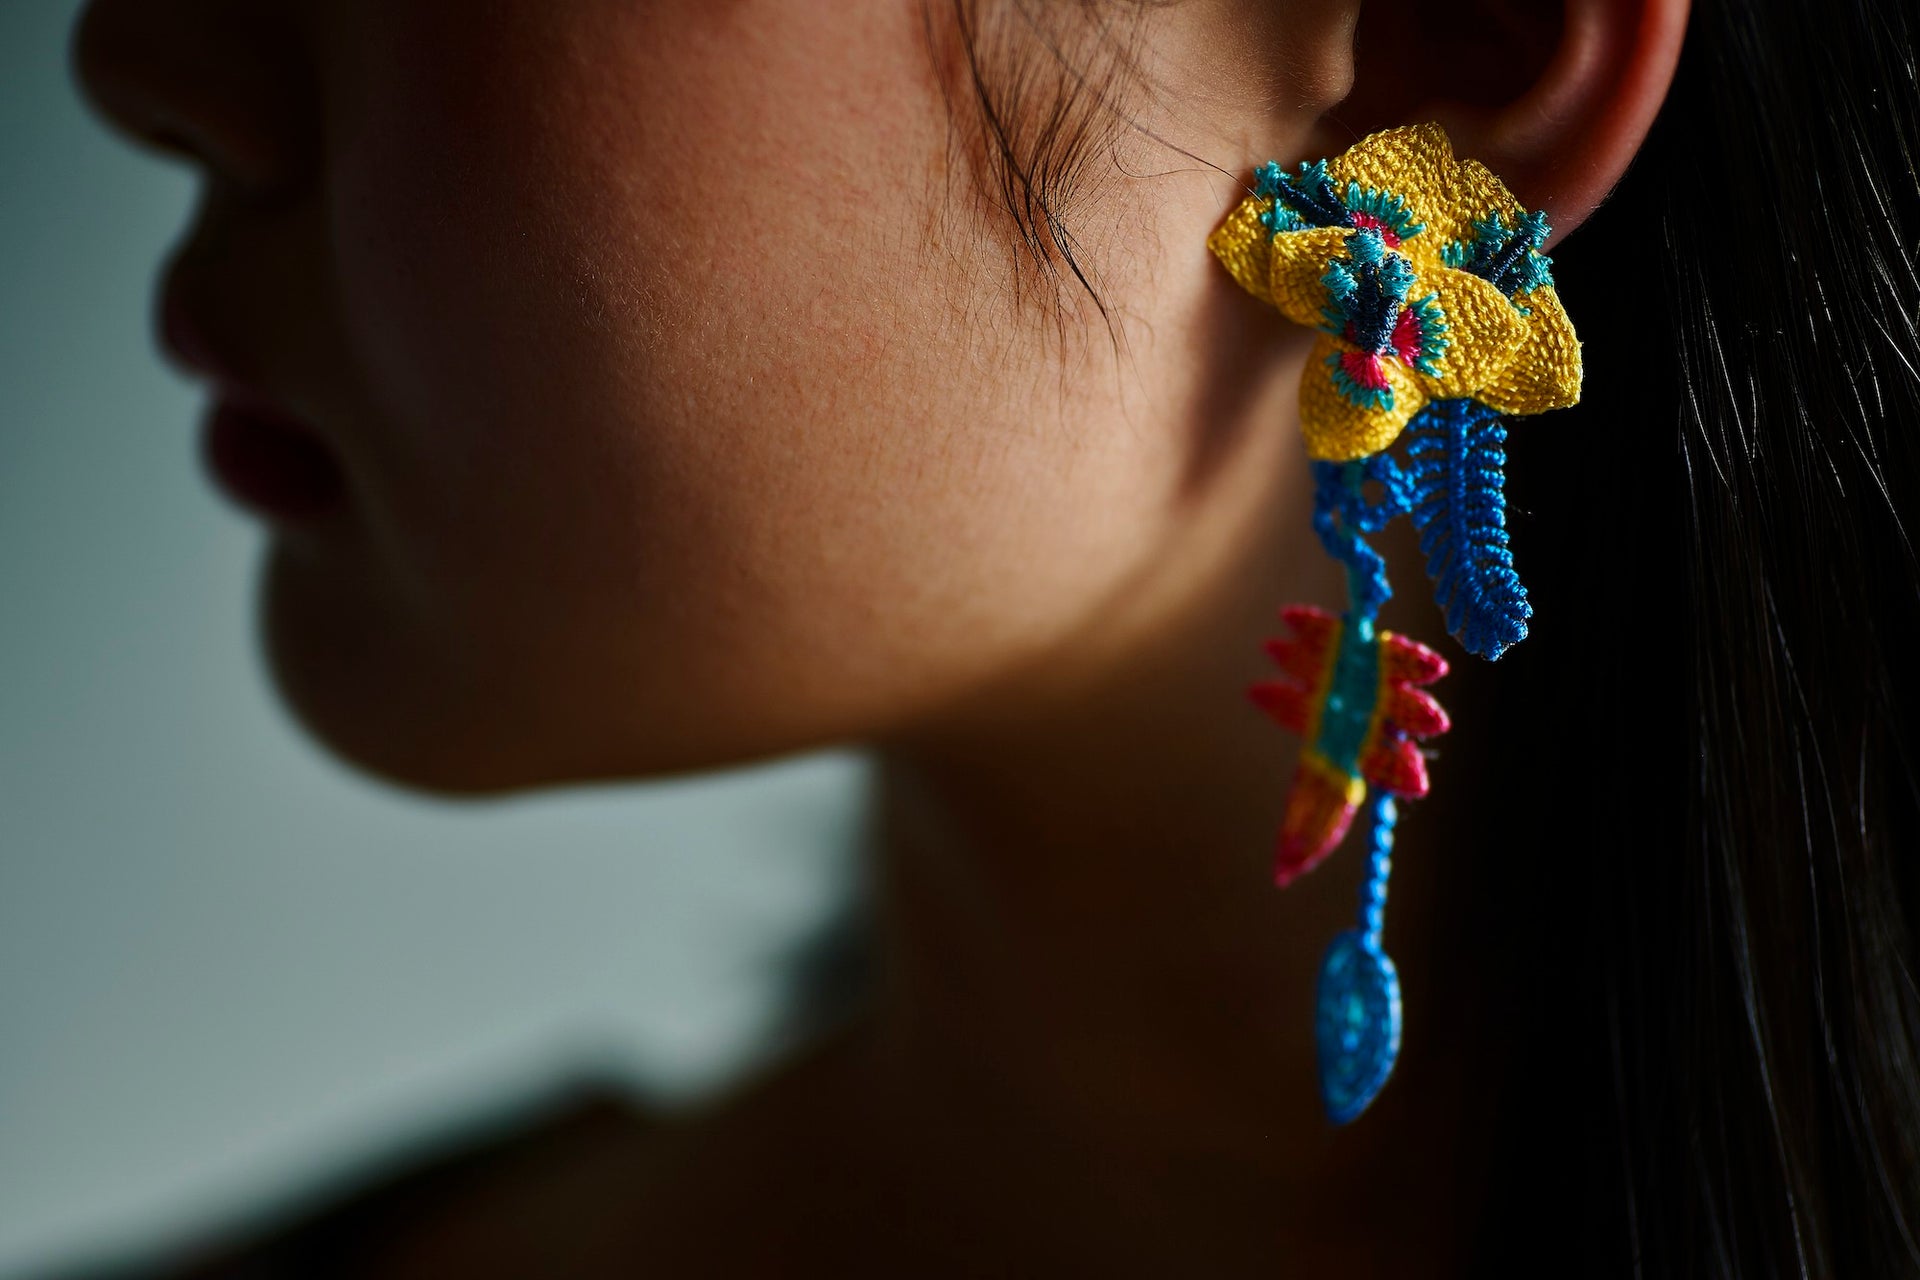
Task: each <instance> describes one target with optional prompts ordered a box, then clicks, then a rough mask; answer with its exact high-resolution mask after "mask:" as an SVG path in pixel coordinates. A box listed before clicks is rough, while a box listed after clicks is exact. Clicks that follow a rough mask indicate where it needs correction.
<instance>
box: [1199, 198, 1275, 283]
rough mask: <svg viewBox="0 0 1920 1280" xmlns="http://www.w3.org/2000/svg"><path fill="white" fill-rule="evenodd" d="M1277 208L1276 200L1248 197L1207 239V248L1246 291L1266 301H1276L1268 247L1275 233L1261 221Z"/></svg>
mask: <svg viewBox="0 0 1920 1280" xmlns="http://www.w3.org/2000/svg"><path fill="white" fill-rule="evenodd" d="M1272 207H1273V201H1271V200H1264V199H1261V198H1260V197H1259V196H1248V197H1247V198H1246V199H1245V200H1242V201H1241V202H1240V203H1239V204H1238V205H1236V206H1234V210H1233V212H1232V213H1230V214H1228V215H1227V220H1226V221H1225V222H1223V223H1221V224H1220V225H1219V226H1217V227H1215V228H1214V230H1213V234H1212V235H1210V236H1208V237H1207V248H1208V249H1209V250H1211V251H1212V253H1213V256H1214V257H1216V258H1218V259H1219V260H1220V265H1221V266H1223V267H1225V268H1226V269H1227V274H1228V275H1231V276H1232V277H1233V278H1234V281H1235V282H1236V283H1237V284H1239V286H1240V287H1241V288H1242V289H1245V290H1246V291H1247V292H1248V293H1250V294H1252V295H1253V296H1254V297H1256V298H1258V299H1260V301H1262V302H1272V301H1273V293H1272V291H1271V290H1270V289H1269V287H1268V284H1267V278H1268V274H1269V272H1270V267H1269V258H1270V256H1271V251H1270V248H1269V245H1268V241H1270V240H1271V239H1272V237H1273V233H1272V232H1270V231H1268V230H1267V227H1266V224H1265V223H1263V222H1261V221H1260V215H1261V214H1263V213H1265V212H1266V211H1267V210H1269V209H1271V208H1272Z"/></svg>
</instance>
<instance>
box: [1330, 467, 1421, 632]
mask: <svg viewBox="0 0 1920 1280" xmlns="http://www.w3.org/2000/svg"><path fill="white" fill-rule="evenodd" d="M1369 483H1372V484H1377V485H1378V486H1379V487H1380V500H1379V501H1377V502H1371V501H1369V500H1368V499H1367V493H1366V486H1367V485H1368V484H1369ZM1412 502H1413V489H1412V484H1411V477H1410V476H1409V474H1408V473H1407V472H1406V471H1404V470H1402V469H1401V467H1400V465H1399V464H1398V463H1396V462H1395V461H1394V460H1393V459H1392V458H1390V457H1388V456H1387V455H1386V454H1384V453H1376V454H1373V455H1372V456H1370V457H1366V458H1361V459H1357V460H1355V461H1353V462H1316V463H1314V464H1313V531H1314V533H1316V534H1317V535H1319V538H1320V545H1321V546H1322V547H1324V548H1326V552H1327V554H1328V555H1330V556H1332V557H1333V558H1334V559H1336V560H1338V561H1339V562H1340V563H1342V564H1344V565H1345V566H1346V567H1347V597H1348V602H1349V605H1348V616H1349V617H1350V618H1351V619H1352V620H1353V621H1354V623H1355V625H1356V627H1357V629H1358V630H1359V631H1360V632H1361V635H1362V638H1363V639H1371V638H1372V635H1373V622H1374V619H1375V618H1377V617H1379V616H1380V606H1381V605H1383V604H1385V603H1386V602H1387V601H1388V600H1389V599H1390V598H1392V596H1393V587H1392V585H1391V584H1390V583H1389V582H1388V581H1387V562H1386V559H1385V558H1384V557H1383V556H1381V554H1380V553H1379V552H1378V551H1375V550H1374V549H1373V547H1372V546H1370V545H1369V544H1368V542H1367V540H1366V538H1365V537H1364V536H1362V535H1364V534H1369V533H1377V532H1378V531H1379V530H1381V529H1383V528H1385V527H1386V525H1387V523H1388V522H1389V521H1391V520H1392V519H1393V518H1394V517H1395V516H1399V515H1404V514H1405V513H1406V512H1407V511H1408V510H1409V509H1410V508H1411V506H1412Z"/></svg>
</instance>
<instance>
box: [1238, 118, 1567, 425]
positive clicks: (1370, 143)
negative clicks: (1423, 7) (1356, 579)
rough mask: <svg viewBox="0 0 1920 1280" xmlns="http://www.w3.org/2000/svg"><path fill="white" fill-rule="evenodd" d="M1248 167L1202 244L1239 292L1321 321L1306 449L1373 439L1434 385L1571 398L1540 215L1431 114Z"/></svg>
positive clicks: (1524, 407)
mask: <svg viewBox="0 0 1920 1280" xmlns="http://www.w3.org/2000/svg"><path fill="white" fill-rule="evenodd" d="M1256 179H1257V184H1256V191H1255V194H1254V195H1252V196H1249V197H1248V198H1247V199H1245V200H1243V201H1242V202H1241V203H1240V205H1239V206H1238V207H1237V208H1236V209H1234V211H1233V212H1232V213H1231V214H1229V215H1228V217H1227V219H1226V221H1225V222H1224V223H1223V224H1221V226H1220V227H1219V229H1217V230H1216V231H1215V232H1214V233H1213V235H1212V236H1211V237H1210V238H1209V239H1208V242H1207V244H1208V247H1209V248H1210V249H1212V251H1213V253H1214V255H1215V256H1216V257H1218V258H1219V259H1220V261H1221V262H1222V264H1224V265H1225V266H1226V268H1227V270H1228V271H1229V272H1230V273H1231V274H1232V275H1233V277H1234V279H1235V280H1237V281H1238V282H1239V283H1240V285H1241V286H1242V287H1243V288H1245V289H1246V290H1247V291H1248V292H1249V293H1251V294H1253V295H1254V296H1255V297H1257V298H1260V299H1262V300H1263V301H1266V302H1269V303H1271V304H1273V306H1275V307H1276V308H1278V309H1279V311H1280V312H1281V314H1283V315H1285V316H1286V317H1287V318H1288V319H1290V320H1293V321H1295V322H1296V323H1299V324H1303V325H1307V326H1309V327H1312V328H1316V329H1319V330H1320V331H1321V336H1320V338H1319V340H1318V342H1317V343H1316V344H1315V347H1314V352H1313V356H1312V358H1311V360H1310V361H1309V363H1308V366H1307V372H1306V376H1305V378H1304V379H1303V381H1302V383H1301V388H1300V419H1301V427H1302V430H1303V432H1304V434H1305V436H1306V441H1307V451H1308V453H1309V454H1310V455H1311V456H1312V457H1314V458H1316V459H1320V460H1323V461H1329V462H1344V461H1348V460H1351V459H1354V458H1360V457H1365V456H1367V455H1369V454H1373V453H1378V452H1380V451H1381V450H1383V449H1386V448H1388V447H1389V446H1391V445H1392V444H1393V442H1394V439H1395V438H1396V437H1397V436H1398V435H1399V434H1400V431H1401V428H1403V427H1404V426H1405V425H1406V424H1407V421H1408V420H1409V419H1410V418H1412V417H1413V415H1414V414H1416V413H1418V412H1419V411H1420V409H1421V408H1423V407H1424V406H1425V405H1426V404H1427V403H1429V402H1430V401H1433V400H1449V399H1465V398H1471V399H1475V400H1479V401H1481V402H1482V403H1484V404H1487V405H1489V406H1491V407H1492V408H1495V409H1497V410H1499V411H1500V412H1503V413H1513V414H1528V413H1539V412H1542V411H1544V410H1547V409H1555V408H1561V407H1564V406H1567V405H1571V404H1573V403H1574V402H1575V401H1577V400H1578V399H1579V398H1580V344H1579V341H1578V340H1577V339H1576V338H1575V337H1574V334H1573V326H1572V323H1571V322H1570V321H1569V320H1568V319H1567V313H1566V310H1565V308H1564V307H1562V306H1561V305H1560V299H1559V296H1558V294H1557V293H1555V291H1554V287H1553V277H1552V270H1551V264H1550V263H1549V261H1548V259H1547V258H1546V256H1545V255H1544V254H1542V253H1541V252H1540V245H1541V244H1542V243H1544V242H1545V240H1546V237H1547V222H1546V218H1545V217H1544V216H1542V215H1541V214H1538V213H1531V214H1530V213H1528V212H1526V211H1525V210H1524V209H1522V208H1521V207H1520V204H1519V202H1518V201H1517V200H1515V199H1514V197H1513V195H1512V193H1511V192H1509V191H1508V190H1507V189H1506V187H1505V186H1503V185H1502V184H1501V183H1500V180H1499V179H1498V178H1496V177H1494V176H1493V174H1492V172H1491V171H1489V170H1488V169H1487V168H1486V166H1485V165H1482V164H1479V163H1478V162H1476V161H1472V160H1467V161H1460V160H1456V159H1454V156H1453V149H1452V147H1451V146H1450V145H1449V144H1448V142H1447V136H1446V134H1445V132H1444V131H1443V130H1442V129H1441V128H1440V126H1438V125H1434V124H1425V125H1414V126H1410V127H1407V128H1401V129H1390V130H1387V131H1386V132H1384V133H1377V134H1374V135H1373V136H1371V137H1369V138H1366V139H1364V140H1363V141H1361V142H1360V143H1358V144H1357V145H1355V146H1354V147H1353V148H1352V149H1350V150H1349V151H1347V152H1345V153H1344V154H1342V155H1340V156H1338V157H1336V158H1335V159H1333V160H1331V161H1324V160H1323V161H1316V162H1314V163H1311V164H1303V165H1301V166H1300V167H1299V169H1298V170H1297V171H1296V172H1294V173H1291V174H1289V173H1287V172H1285V171H1283V170H1282V169H1281V168H1280V166H1278V165H1277V164H1267V165H1263V166H1261V168H1260V170H1259V172H1258V173H1257V175H1256Z"/></svg>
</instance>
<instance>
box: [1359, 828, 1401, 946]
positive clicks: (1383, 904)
mask: <svg viewBox="0 0 1920 1280" xmlns="http://www.w3.org/2000/svg"><path fill="white" fill-rule="evenodd" d="M1399 820H1400V809H1399V806H1398V805H1396V804H1394V802H1393V797H1392V796H1391V795H1389V794H1387V793H1386V792H1384V791H1383V792H1379V793H1377V794H1376V795H1375V796H1374V798H1373V833H1372V836H1371V844H1370V846H1369V848H1368V850H1367V878H1366V879H1365V880H1364V881H1362V882H1361V885H1360V933H1361V937H1362V938H1363V939H1364V940H1365V942H1366V943H1367V945H1368V946H1372V947H1378V946H1379V945H1380V933H1381V930H1382V929H1383V928H1384V927H1385V925H1386V919H1387V877H1388V876H1390V875H1392V874H1393V828H1394V825H1395V824H1396V823H1397V822H1398V821H1399Z"/></svg>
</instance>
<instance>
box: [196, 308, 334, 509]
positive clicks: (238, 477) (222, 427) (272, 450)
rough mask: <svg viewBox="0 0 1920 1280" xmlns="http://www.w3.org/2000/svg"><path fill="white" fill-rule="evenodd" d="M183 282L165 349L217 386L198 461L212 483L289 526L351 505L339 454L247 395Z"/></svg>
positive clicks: (307, 430)
mask: <svg viewBox="0 0 1920 1280" xmlns="http://www.w3.org/2000/svg"><path fill="white" fill-rule="evenodd" d="M178 274H179V273H178V271H177V270H176V271H175V272H173V273H172V275H173V276H174V277H175V278H173V279H171V280H170V281H169V284H168V287H167V289H166V290H165V292H164V294H163V295H162V301H161V306H160V345H161V347H162V349H164V350H165V351H166V352H167V353H168V354H169V355H170V356H172V358H173V359H174V361H175V362H176V363H178V364H179V365H181V366H182V367H184V368H185V369H187V370H188V371H189V372H191V373H194V374H197V375H199V376H201V377H204V378H206V379H208V380H209V381H210V382H211V384H212V390H213V394H214V403H213V407H212V409H211V410H209V411H208V413H207V416H206V419H205V422H204V424H203V429H202V432H201V437H200V454H201V458H202V460H203V461H204V462H205V463H206V468H207V471H208V473H209V474H210V475H211V476H212V477H213V480H214V483H215V484H216V485H218V486H219V488H220V489H221V490H222V491H223V492H224V493H226V495H227V496H228V497H230V498H232V499H233V500H234V502H236V503H238V504H239V505H240V506H242V507H245V508H247V509H248V510H250V511H253V512H255V513H257V514H259V515H262V516H265V517H267V518H269V519H273V520H278V521H282V522H286V523H299V522H305V521H311V520H314V519H316V518H318V517H321V516H324V515H327V514H329V513H330V512H333V511H335V510H337V509H338V508H339V507H340V506H341V505H342V504H343V503H344V501H345V499H346V478H345V476H344V475H343V474H342V473H341V471H340V464H339V462H338V461H337V460H336V459H335V458H334V456H333V453H332V452H331V451H330V450H329V449H328V448H327V446H326V445H325V444H324V443H322V442H321V439H320V437H319V435H318V433H316V432H315V431H314V430H313V429H312V428H311V427H309V426H307V425H306V424H305V423H304V422H302V421H300V420H299V419H298V418H295V417H293V416H291V415H290V414H288V413H286V412H284V411H283V410H281V409H280V408H279V407H278V406H277V405H276V404H275V403H274V401H273V400H271V399H269V398H267V397H265V396H262V395H259V394H257V393H255V392H253V391H251V390H249V389H248V388H247V384H246V382H245V380H244V379H243V378H242V377H240V376H239V375H238V373H237V370H236V367H235V365H234V363H233V362H232V361H231V360H229V359H227V358H226V356H225V354H224V353H223V352H222V351H221V350H220V349H219V348H218V347H217V346H216V345H215V344H214V343H213V342H211V341H209V340H208V338H207V334H206V331H205V330H204V329H203V328H202V327H201V325H200V324H199V323H198V322H197V320H196V318H195V316H194V315H193V314H192V312H191V311H190V310H189V309H188V307H187V306H186V305H185V304H184V302H183V295H184V292H185V290H184V289H183V287H182V285H181V282H180V280H179V279H178V278H177V277H178Z"/></svg>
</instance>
